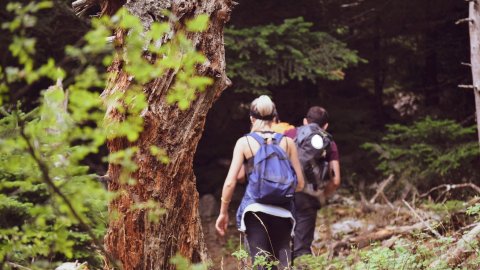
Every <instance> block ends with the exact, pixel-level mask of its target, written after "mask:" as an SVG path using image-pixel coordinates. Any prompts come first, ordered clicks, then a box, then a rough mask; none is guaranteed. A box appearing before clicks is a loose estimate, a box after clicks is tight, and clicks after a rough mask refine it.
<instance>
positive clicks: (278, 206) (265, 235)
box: [215, 95, 304, 269]
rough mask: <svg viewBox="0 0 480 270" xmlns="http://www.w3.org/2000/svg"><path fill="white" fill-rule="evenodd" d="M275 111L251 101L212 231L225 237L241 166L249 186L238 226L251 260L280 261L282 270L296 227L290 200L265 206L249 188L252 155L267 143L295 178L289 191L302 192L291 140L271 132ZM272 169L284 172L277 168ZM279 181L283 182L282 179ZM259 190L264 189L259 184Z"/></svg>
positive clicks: (264, 100)
mask: <svg viewBox="0 0 480 270" xmlns="http://www.w3.org/2000/svg"><path fill="white" fill-rule="evenodd" d="M275 111H276V110H275V104H274V103H273V102H272V100H271V99H270V98H269V97H268V96H265V95H263V96H260V97H258V98H257V99H255V100H254V101H253V102H252V104H251V106H250V121H251V123H252V129H251V133H250V134H247V135H245V136H243V137H241V138H240V139H238V141H237V143H236V145H235V148H234V150H233V158H232V162H231V164H230V169H229V171H228V174H227V177H226V179H225V184H224V186H223V190H222V198H221V208H220V214H219V216H218V218H217V221H216V224H215V228H216V230H217V232H218V233H219V234H220V235H222V236H223V235H225V232H226V230H227V226H228V220H229V216H228V206H229V203H230V200H231V198H232V195H233V192H234V190H235V185H236V183H237V176H238V175H239V172H240V171H241V169H242V167H244V168H245V171H246V176H247V181H248V184H247V191H246V192H245V194H244V196H243V199H242V201H241V203H240V206H239V208H238V211H237V216H236V218H237V227H238V229H239V230H240V231H242V232H245V234H246V238H247V242H248V247H249V253H250V256H252V260H254V259H255V256H256V255H267V254H268V256H270V258H269V259H270V260H276V261H279V265H278V268H275V267H274V269H285V268H288V267H289V266H290V265H291V248H290V242H291V239H292V235H293V232H294V226H295V219H294V214H293V210H294V209H293V207H294V204H293V200H291V199H290V200H287V201H281V203H270V204H269V203H264V201H268V200H266V199H265V200H264V199H262V200H260V199H255V198H258V197H257V194H256V191H254V190H256V189H252V188H253V187H252V186H253V185H255V184H256V183H258V181H257V178H255V179H253V178H254V177H256V175H258V170H259V169H258V168H254V165H253V164H254V163H253V162H254V157H255V155H256V154H257V152H259V153H260V152H261V153H260V154H263V153H264V149H266V148H265V147H267V146H266V144H269V145H270V146H271V145H272V144H276V145H275V147H276V148H275V149H277V150H272V151H277V153H280V154H283V156H284V157H285V158H288V159H283V160H284V162H288V160H289V169H291V171H292V174H293V176H294V177H295V174H296V180H295V183H296V187H295V186H294V187H293V188H292V190H291V192H292V193H293V192H297V191H301V190H303V186H304V179H303V174H302V171H301V167H300V162H299V160H298V156H297V149H296V146H295V143H294V142H293V140H292V139H290V138H288V137H284V136H283V135H281V134H278V133H275V132H273V131H272V124H273V120H274V117H275ZM262 143H265V145H263V146H262ZM262 147H264V148H262ZM279 148H281V150H279ZM259 150H261V151H259ZM257 160H258V158H257ZM279 160H282V158H279ZM279 162H282V161H279ZM267 164H268V163H267ZM270 164H271V163H270ZM268 166H273V165H267V167H268ZM275 168H280V170H284V168H283V167H282V166H280V165H279V166H277V167H275ZM268 169H271V168H268ZM252 172H253V173H252ZM240 173H241V172H240ZM260 173H262V172H260ZM279 181H280V182H282V181H283V180H279ZM259 187H264V186H263V185H262V186H260V185H259ZM249 188H250V189H249ZM252 190H253V191H252ZM265 192H267V191H265ZM268 192H269V190H268ZM289 196H291V194H290V195H289ZM285 197H287V196H285ZM259 201H261V202H259ZM269 202H270V201H269ZM275 202H276V201H275ZM265 252H267V254H266V253H265ZM272 257H273V258H272Z"/></svg>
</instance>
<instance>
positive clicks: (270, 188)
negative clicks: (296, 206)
mask: <svg viewBox="0 0 480 270" xmlns="http://www.w3.org/2000/svg"><path fill="white" fill-rule="evenodd" d="M247 135H248V136H251V137H253V138H254V139H255V140H256V141H257V142H258V143H259V144H260V148H259V149H258V151H257V153H255V155H254V156H253V168H252V171H251V172H250V173H249V175H248V185H247V190H246V192H247V194H249V195H250V197H251V198H252V199H253V200H255V201H256V202H258V203H265V204H274V205H282V204H285V203H288V202H290V201H292V200H293V196H294V193H295V188H296V187H297V175H296V174H295V171H294V169H293V167H292V164H291V163H290V160H289V158H288V154H287V153H286V152H285V151H284V150H283V149H282V148H281V147H280V145H279V144H280V141H281V140H282V138H283V135H282V134H279V133H275V134H274V136H273V137H272V142H271V143H270V144H268V143H267V139H266V138H263V137H262V136H260V135H258V134H256V133H253V132H252V133H250V134H247Z"/></svg>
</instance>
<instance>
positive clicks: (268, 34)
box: [225, 17, 362, 93]
mask: <svg viewBox="0 0 480 270" xmlns="http://www.w3.org/2000/svg"><path fill="white" fill-rule="evenodd" d="M312 25H313V24H312V23H310V22H305V21H304V20H303V18H302V17H299V18H294V19H286V20H285V21H284V22H283V24H280V25H273V24H269V25H264V26H256V27H251V28H243V29H237V28H234V27H230V28H227V29H225V46H226V49H227V51H226V55H227V59H229V63H228V67H227V68H228V74H229V76H230V77H231V78H233V80H234V82H235V89H236V90H237V91H240V92H253V93H262V92H265V90H266V89H267V87H268V86H274V85H282V84H285V83H286V82H287V81H288V80H292V79H296V80H302V79H308V80H311V81H315V80H316V79H317V78H325V79H329V80H340V79H343V77H344V73H343V71H342V70H343V69H345V68H347V67H349V66H351V65H355V64H357V63H359V62H360V61H362V60H361V59H360V58H359V57H358V56H357V54H356V52H355V51H352V50H349V49H348V48H347V47H346V44H345V43H343V42H341V41H339V40H337V39H335V38H334V37H332V36H331V35H329V34H327V33H324V32H315V31H312V30H311V28H312Z"/></svg>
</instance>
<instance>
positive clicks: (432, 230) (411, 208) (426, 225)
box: [403, 200, 443, 238]
mask: <svg viewBox="0 0 480 270" xmlns="http://www.w3.org/2000/svg"><path fill="white" fill-rule="evenodd" d="M403 203H404V204H405V205H406V206H407V207H408V209H410V211H411V212H412V213H413V214H414V216H415V217H416V218H417V219H418V220H419V221H420V222H422V223H423V224H424V225H425V227H427V228H428V229H429V230H430V231H431V232H432V233H433V234H434V235H435V236H437V237H438V238H443V236H442V235H441V234H440V233H438V232H437V230H435V229H434V228H432V227H431V226H430V225H429V224H428V223H427V222H425V221H424V220H423V218H422V217H420V215H419V214H418V213H417V212H416V211H415V209H413V207H411V206H410V204H408V202H407V201H405V200H403Z"/></svg>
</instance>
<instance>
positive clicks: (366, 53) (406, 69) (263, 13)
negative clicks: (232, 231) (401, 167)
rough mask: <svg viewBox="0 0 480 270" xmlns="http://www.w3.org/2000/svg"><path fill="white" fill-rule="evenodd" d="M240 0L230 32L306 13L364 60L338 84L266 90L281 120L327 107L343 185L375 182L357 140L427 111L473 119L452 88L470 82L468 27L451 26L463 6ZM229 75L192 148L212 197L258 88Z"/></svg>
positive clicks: (297, 83) (373, 137)
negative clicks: (229, 82)
mask: <svg viewBox="0 0 480 270" xmlns="http://www.w3.org/2000/svg"><path fill="white" fill-rule="evenodd" d="M239 3H240V4H239V5H238V6H237V7H236V8H235V12H233V14H232V18H231V21H230V25H233V26H234V27H235V28H251V27H258V26H266V25H268V24H272V23H273V24H277V25H281V24H282V22H283V21H284V20H285V19H288V18H298V17H303V19H304V21H306V22H311V23H313V25H312V28H311V31H318V32H325V33H328V34H330V35H332V36H333V37H335V39H337V40H338V41H340V42H342V43H344V44H346V46H347V47H348V48H349V49H350V50H353V51H356V53H357V56H358V57H359V58H361V59H360V61H359V62H358V63H357V64H353V65H349V67H348V68H346V69H344V70H343V72H344V73H345V76H344V78H343V79H342V80H329V79H326V78H322V77H316V78H314V79H313V80H309V79H303V80H298V79H289V80H288V81H287V82H285V83H284V84H282V85H268V86H267V87H265V88H266V89H267V90H268V91H269V93H270V94H271V95H272V97H273V100H274V102H275V103H276V105H277V109H278V111H279V114H280V118H281V120H282V121H285V122H289V123H291V124H294V125H300V124H301V121H302V118H303V117H304V115H305V113H306V111H307V110H308V108H309V107H310V106H312V105H320V106H323V107H325V108H326V109H327V110H328V112H329V115H330V127H329V130H330V132H331V133H332V134H333V136H334V138H335V140H336V142H337V144H338V145H339V150H340V155H341V169H342V186H343V187H344V188H347V189H352V188H353V187H358V186H359V185H363V184H364V183H365V182H366V183H369V182H370V183H371V182H373V181H377V180H381V177H382V175H381V174H379V172H378V171H377V170H375V167H376V166H377V164H378V161H377V159H376V156H374V155H371V154H370V153H369V151H367V150H366V149H364V148H363V147H361V146H362V145H363V144H364V143H366V142H380V139H381V137H382V136H383V135H384V134H385V125H386V124H392V123H400V124H406V125H408V124H410V123H412V122H414V121H416V120H419V119H423V118H425V117H426V116H430V117H432V118H434V119H451V120H454V121H456V122H458V123H460V124H461V125H462V126H471V125H473V124H474V123H475V117H474V101H473V93H471V91H470V90H465V89H462V88H459V87H458V86H459V85H465V84H467V85H468V84H470V81H471V74H470V69H469V67H468V65H465V63H468V62H469V57H470V55H469V46H468V44H469V37H468V27H467V26H466V24H456V22H457V21H458V20H460V19H462V18H465V17H468V10H467V7H466V5H465V3H464V2H462V1H450V0H422V1H413V0H410V1H405V0H389V1H384V0H366V1H353V0H352V1H339V0H317V1H276V0H275V1H273V0H272V1H268V0H260V1H250V0H244V1H239ZM300 49H301V48H300ZM226 50H227V62H232V61H233V62H235V61H236V60H237V58H238V52H236V51H232V50H231V49H230V50H229V47H228V44H227V48H226ZM320 53H322V52H320ZM251 61H252V62H255V61H258V59H251ZM462 63H463V64H462ZM227 68H228V67H227ZM236 79H237V78H236V77H234V78H233V86H232V87H231V88H230V89H228V90H227V91H225V92H224V93H223V94H222V96H221V97H220V99H219V100H218V101H217V102H216V103H215V105H214V107H213V108H212V110H211V111H210V112H209V115H208V120H207V124H206V127H205V132H204V135H203V138H202V140H201V142H200V145H199V147H198V151H197V154H196V159H195V165H194V168H195V172H196V176H197V182H198V190H199V192H200V193H201V194H206V193H214V194H216V195H218V194H219V192H220V188H221V183H223V180H224V177H225V176H226V172H227V169H228V160H229V159H230V158H231V153H232V149H233V146H234V143H235V141H236V140H237V138H239V137H240V136H242V135H243V134H245V133H248V130H249V122H248V110H247V109H246V108H248V105H249V103H250V102H251V101H252V100H253V99H254V98H255V97H256V93H248V91H247V93H245V91H241V93H239V91H238V88H239V87H238V83H237V80H236ZM472 139H474V137H473V136H472ZM362 182H363V183H362ZM438 184H440V183H438ZM217 197H218V196H217Z"/></svg>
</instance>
